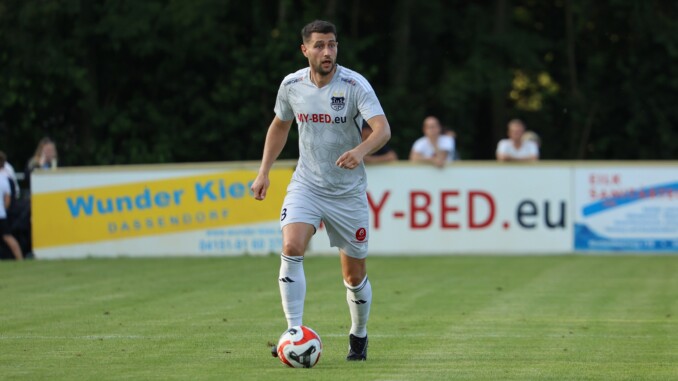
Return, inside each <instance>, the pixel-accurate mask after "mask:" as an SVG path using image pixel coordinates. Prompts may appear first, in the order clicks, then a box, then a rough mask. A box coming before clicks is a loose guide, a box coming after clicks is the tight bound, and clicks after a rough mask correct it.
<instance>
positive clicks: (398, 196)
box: [312, 164, 572, 255]
mask: <svg viewBox="0 0 678 381" xmlns="http://www.w3.org/2000/svg"><path fill="white" fill-rule="evenodd" d="M367 172H368V174H367V175H368V184H369V185H368V200H369V205H370V217H371V222H370V229H369V250H370V253H371V254H385V255H393V254H395V255H409V254H455V253H457V254H464V253H491V254H530V253H534V254H536V253H564V252H569V251H571V250H572V210H571V203H570V200H571V189H572V186H571V176H570V175H571V169H570V168H569V167H566V166H528V165H525V166H523V165H510V166H509V165H506V166H503V165H496V164H495V165H463V166H462V165H459V166H455V165H451V166H448V167H446V168H443V169H438V168H434V167H429V166H412V165H401V166H390V165H389V166H369V167H368V169H367ZM312 249H313V251H314V252H316V253H335V252H336V249H334V248H330V246H329V239H328V238H327V234H326V233H325V231H324V230H321V231H319V232H318V233H317V234H316V235H315V236H314V238H313V241H312Z"/></svg>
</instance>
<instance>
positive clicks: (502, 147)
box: [497, 139, 508, 155]
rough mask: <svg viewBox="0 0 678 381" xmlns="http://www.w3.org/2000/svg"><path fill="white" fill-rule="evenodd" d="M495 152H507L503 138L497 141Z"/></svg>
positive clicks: (502, 153)
mask: <svg viewBox="0 0 678 381" xmlns="http://www.w3.org/2000/svg"><path fill="white" fill-rule="evenodd" d="M497 153H498V154H500V155H506V154H508V146H507V145H506V141H505V140H503V139H502V140H500V141H499V143H497Z"/></svg>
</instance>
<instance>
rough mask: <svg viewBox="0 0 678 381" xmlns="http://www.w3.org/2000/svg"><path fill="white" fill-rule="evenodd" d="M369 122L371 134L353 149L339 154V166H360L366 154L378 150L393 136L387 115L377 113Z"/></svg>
mask: <svg viewBox="0 0 678 381" xmlns="http://www.w3.org/2000/svg"><path fill="white" fill-rule="evenodd" d="M367 124H369V125H370V127H371V128H372V133H371V134H370V136H368V137H367V139H365V140H364V141H363V142H362V143H360V144H359V145H358V146H356V147H355V148H353V149H352V150H350V151H347V152H344V153H343V154H342V155H341V156H339V159H337V162H336V165H337V166H339V167H341V168H347V169H354V168H356V167H358V166H359V165H360V163H361V162H362V161H363V158H364V157H365V156H366V155H368V154H371V153H373V152H376V151H377V150H378V149H379V148H381V147H383V146H384V144H386V142H388V140H389V139H390V138H391V126H389V124H388V120H386V116H385V115H375V116H373V117H371V118H370V119H368V120H367Z"/></svg>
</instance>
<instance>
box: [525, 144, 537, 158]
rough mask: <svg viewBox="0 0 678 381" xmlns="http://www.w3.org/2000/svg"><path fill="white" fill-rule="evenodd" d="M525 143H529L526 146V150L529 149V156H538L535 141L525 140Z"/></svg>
mask: <svg viewBox="0 0 678 381" xmlns="http://www.w3.org/2000/svg"><path fill="white" fill-rule="evenodd" d="M525 143H529V144H528V147H529V150H528V151H529V156H536V157H539V146H537V143H535V142H533V141H527V142H525Z"/></svg>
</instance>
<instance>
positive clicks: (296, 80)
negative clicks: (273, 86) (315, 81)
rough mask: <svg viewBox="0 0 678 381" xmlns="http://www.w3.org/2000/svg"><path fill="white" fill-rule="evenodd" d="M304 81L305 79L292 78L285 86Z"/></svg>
mask: <svg viewBox="0 0 678 381" xmlns="http://www.w3.org/2000/svg"><path fill="white" fill-rule="evenodd" d="M303 80H304V77H298V78H292V79H290V80H289V81H287V82H285V83H283V86H289V85H291V84H293V83H297V82H301V81H303Z"/></svg>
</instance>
